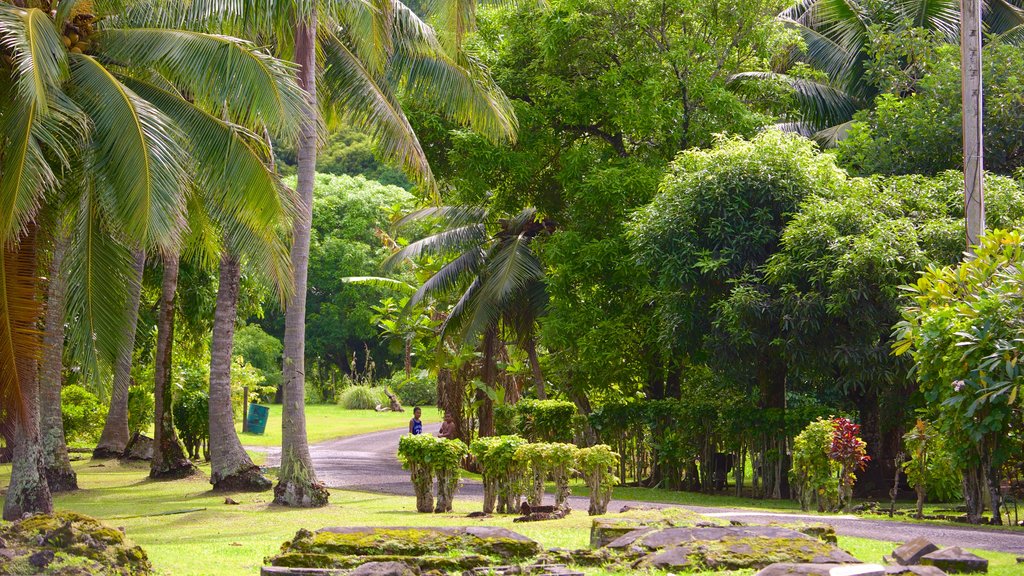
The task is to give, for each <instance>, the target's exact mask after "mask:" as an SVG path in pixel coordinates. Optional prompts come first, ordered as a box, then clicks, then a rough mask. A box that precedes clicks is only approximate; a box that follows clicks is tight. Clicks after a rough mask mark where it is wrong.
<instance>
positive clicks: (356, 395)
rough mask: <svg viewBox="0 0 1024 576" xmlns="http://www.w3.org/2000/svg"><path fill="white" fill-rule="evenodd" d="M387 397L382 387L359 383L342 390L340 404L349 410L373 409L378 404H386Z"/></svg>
mask: <svg viewBox="0 0 1024 576" xmlns="http://www.w3.org/2000/svg"><path fill="white" fill-rule="evenodd" d="M387 403H388V400H387V397H386V396H385V395H384V390H383V389H382V388H374V387H372V386H365V385H362V384H357V385H354V386H349V387H348V388H345V390H343V391H342V392H341V397H340V398H339V399H338V404H341V405H342V407H344V408H348V409H349V410H373V409H374V408H376V407H377V406H381V405H386V404H387Z"/></svg>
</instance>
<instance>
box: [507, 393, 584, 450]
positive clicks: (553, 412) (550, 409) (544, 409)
mask: <svg viewBox="0 0 1024 576" xmlns="http://www.w3.org/2000/svg"><path fill="white" fill-rule="evenodd" d="M576 416H577V412H576V405H575V404H573V403H572V402H567V401H565V400H522V401H520V402H518V403H516V404H505V405H502V406H499V407H497V408H496V409H495V412H494V418H495V429H496V431H497V432H498V434H500V435H508V434H516V435H518V436H522V437H523V438H526V439H527V440H529V441H531V442H572V441H573V440H574V439H575V436H576V433H577V432H578V429H577V428H575V427H574V426H575V425H577V424H578V421H577V419H576Z"/></svg>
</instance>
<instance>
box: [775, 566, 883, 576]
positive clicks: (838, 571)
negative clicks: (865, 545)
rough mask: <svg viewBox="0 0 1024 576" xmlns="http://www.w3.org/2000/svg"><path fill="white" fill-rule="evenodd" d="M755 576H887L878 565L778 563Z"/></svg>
mask: <svg viewBox="0 0 1024 576" xmlns="http://www.w3.org/2000/svg"><path fill="white" fill-rule="evenodd" d="M755 576H885V567H883V566H880V565H878V564H831V563H828V564H791V563H778V564H772V565H770V566H767V567H765V568H764V569H762V570H761V571H760V572H758V573H757V574H755Z"/></svg>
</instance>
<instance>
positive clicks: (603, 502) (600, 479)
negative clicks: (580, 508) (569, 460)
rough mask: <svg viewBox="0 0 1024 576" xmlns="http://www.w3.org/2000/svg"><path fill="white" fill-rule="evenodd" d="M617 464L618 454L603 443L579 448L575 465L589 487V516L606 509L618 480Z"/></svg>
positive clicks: (602, 512) (599, 513)
mask: <svg viewBox="0 0 1024 576" xmlns="http://www.w3.org/2000/svg"><path fill="white" fill-rule="evenodd" d="M618 465H619V455H618V454H616V453H615V452H612V449H611V448H609V447H608V446H607V445H605V444H598V445H597V446H591V447H589V448H580V451H579V452H578V453H577V455H576V467H577V469H578V470H579V471H580V473H581V474H583V479H584V480H585V481H586V483H587V488H589V489H590V508H589V509H588V510H587V512H588V513H589V514H590V515H591V516H600V515H602V514H604V513H605V512H607V511H608V502H609V501H610V500H611V499H612V488H614V487H615V485H616V484H617V483H618V482H619V479H618V478H617V477H616V476H615V468H616V467H617V466H618Z"/></svg>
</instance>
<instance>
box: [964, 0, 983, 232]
mask: <svg viewBox="0 0 1024 576" xmlns="http://www.w3.org/2000/svg"><path fill="white" fill-rule="evenodd" d="M960 74H961V95H962V98H963V131H964V215H965V223H966V228H967V250H968V251H973V247H974V246H977V245H978V244H979V243H980V242H981V236H982V234H984V232H985V200H984V196H983V193H982V184H983V179H984V168H983V164H982V151H983V150H984V148H983V144H982V133H981V0H960Z"/></svg>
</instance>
